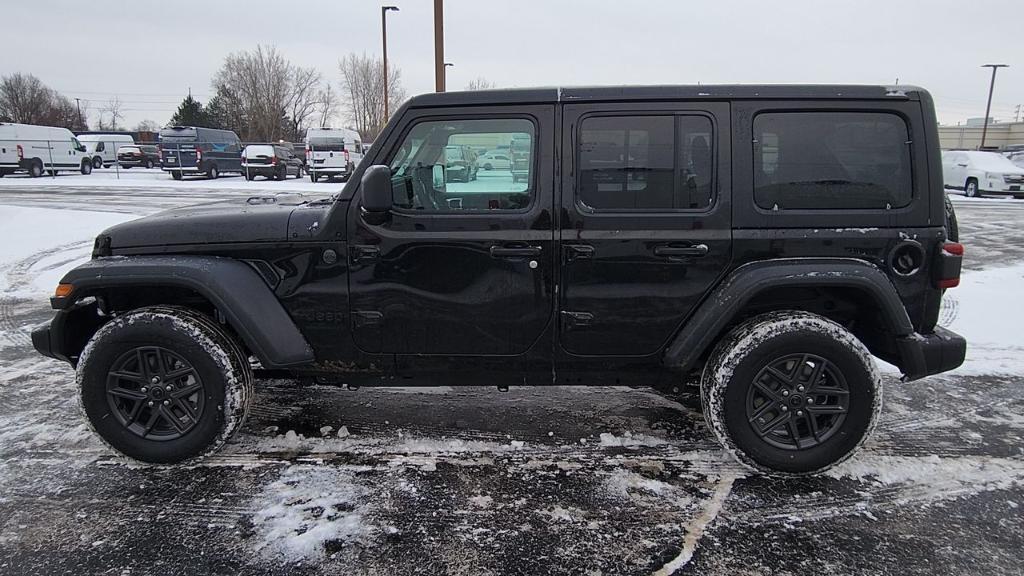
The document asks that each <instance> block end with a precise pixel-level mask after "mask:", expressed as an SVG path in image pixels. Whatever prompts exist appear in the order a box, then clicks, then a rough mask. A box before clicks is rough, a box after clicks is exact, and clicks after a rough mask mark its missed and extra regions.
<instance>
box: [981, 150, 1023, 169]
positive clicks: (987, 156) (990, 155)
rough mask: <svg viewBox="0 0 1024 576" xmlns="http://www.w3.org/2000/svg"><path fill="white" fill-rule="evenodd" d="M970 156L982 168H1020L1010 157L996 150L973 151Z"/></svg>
mask: <svg viewBox="0 0 1024 576" xmlns="http://www.w3.org/2000/svg"><path fill="white" fill-rule="evenodd" d="M970 157H971V160H973V161H974V163H975V164H976V166H977V168H978V169H981V170H993V171H994V170H1012V171H1014V172H1017V171H1019V170H1020V168H1018V167H1017V166H1016V165H1015V164H1014V163H1013V162H1011V161H1010V159H1009V158H1007V157H1006V156H1003V155H1002V154H996V153H995V152H973V153H971V155H970Z"/></svg>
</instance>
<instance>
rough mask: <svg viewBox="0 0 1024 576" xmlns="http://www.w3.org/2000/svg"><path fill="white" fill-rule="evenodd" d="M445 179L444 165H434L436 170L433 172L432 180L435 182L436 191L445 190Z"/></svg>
mask: <svg viewBox="0 0 1024 576" xmlns="http://www.w3.org/2000/svg"><path fill="white" fill-rule="evenodd" d="M444 178H445V176H444V164H434V169H433V171H432V172H431V179H432V180H433V183H434V190H444V183H445V179H444Z"/></svg>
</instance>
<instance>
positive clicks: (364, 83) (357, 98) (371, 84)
mask: <svg viewBox="0 0 1024 576" xmlns="http://www.w3.org/2000/svg"><path fill="white" fill-rule="evenodd" d="M338 68H339V70H340V71H341V83H342V88H343V94H342V98H343V101H344V103H345V106H346V107H347V108H348V113H349V119H350V120H351V121H352V124H353V125H354V126H355V129H356V130H357V131H358V132H359V134H360V136H362V137H363V139H364V140H373V139H374V138H376V137H377V133H378V132H380V130H381V128H383V127H384V124H386V123H387V121H388V119H387V118H385V117H384V65H383V63H382V62H381V61H380V60H378V59H377V58H371V57H369V56H367V55H366V54H365V53H364V54H363V55H362V56H360V55H357V54H349V55H348V56H346V57H345V58H343V59H342V60H341V61H340V62H339V63H338ZM387 83H388V100H389V102H388V108H389V109H390V110H397V109H398V106H399V104H401V103H402V101H404V100H405V90H404V89H403V88H402V72H401V70H399V69H398V68H397V67H388V78H387Z"/></svg>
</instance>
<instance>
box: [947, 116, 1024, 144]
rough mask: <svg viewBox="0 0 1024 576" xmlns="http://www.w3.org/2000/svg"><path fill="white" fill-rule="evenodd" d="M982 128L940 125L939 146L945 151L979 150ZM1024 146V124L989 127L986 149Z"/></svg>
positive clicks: (991, 125) (1000, 124)
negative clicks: (1013, 145)
mask: <svg viewBox="0 0 1024 576" xmlns="http://www.w3.org/2000/svg"><path fill="white" fill-rule="evenodd" d="M981 130H982V127H981V126H966V125H961V126H943V125H941V124H940V125H939V146H940V147H941V148H942V149H943V150H952V149H961V150H977V149H978V146H980V145H981ZM1011 144H1024V122H998V123H995V124H989V125H988V134H986V135H985V147H986V148H988V147H990V146H994V147H996V148H1000V149H1001V148H1004V147H1006V146H1009V145H1011Z"/></svg>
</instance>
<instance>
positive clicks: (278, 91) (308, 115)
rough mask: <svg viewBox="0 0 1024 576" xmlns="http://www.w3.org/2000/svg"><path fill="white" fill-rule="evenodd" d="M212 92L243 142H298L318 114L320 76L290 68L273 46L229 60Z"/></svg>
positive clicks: (298, 67)
mask: <svg viewBox="0 0 1024 576" xmlns="http://www.w3.org/2000/svg"><path fill="white" fill-rule="evenodd" d="M213 87H214V89H215V90H216V92H217V96H216V97H215V99H216V100H218V101H217V103H216V104H217V107H216V108H217V110H216V111H217V113H218V115H223V116H224V117H225V118H224V119H223V122H225V123H227V124H231V125H232V128H235V129H236V130H241V136H242V137H243V139H245V140H251V141H255V140H261V141H273V140H278V139H281V138H286V137H287V138H291V139H295V138H297V137H298V136H299V134H301V132H302V131H303V130H304V129H305V126H306V125H307V124H308V123H309V121H310V120H311V119H312V118H313V117H314V115H315V114H316V110H317V102H318V100H319V97H318V95H319V92H320V88H321V76H320V72H318V71H317V70H316V69H314V68H303V67H300V66H296V65H294V64H292V63H291V62H289V61H288V60H286V59H285V58H284V56H282V55H281V53H280V52H278V51H277V48H274V47H273V46H257V47H256V49H255V50H250V51H246V52H236V53H234V54H230V55H228V56H227V57H226V58H225V59H224V64H223V66H221V69H220V71H219V72H218V73H217V76H216V78H214V81H213ZM213 104H214V102H213V100H211V102H210V106H211V107H212V106H213ZM236 123H237V124H239V126H237V127H236V126H235V124H236ZM243 128H244V129H243Z"/></svg>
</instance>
